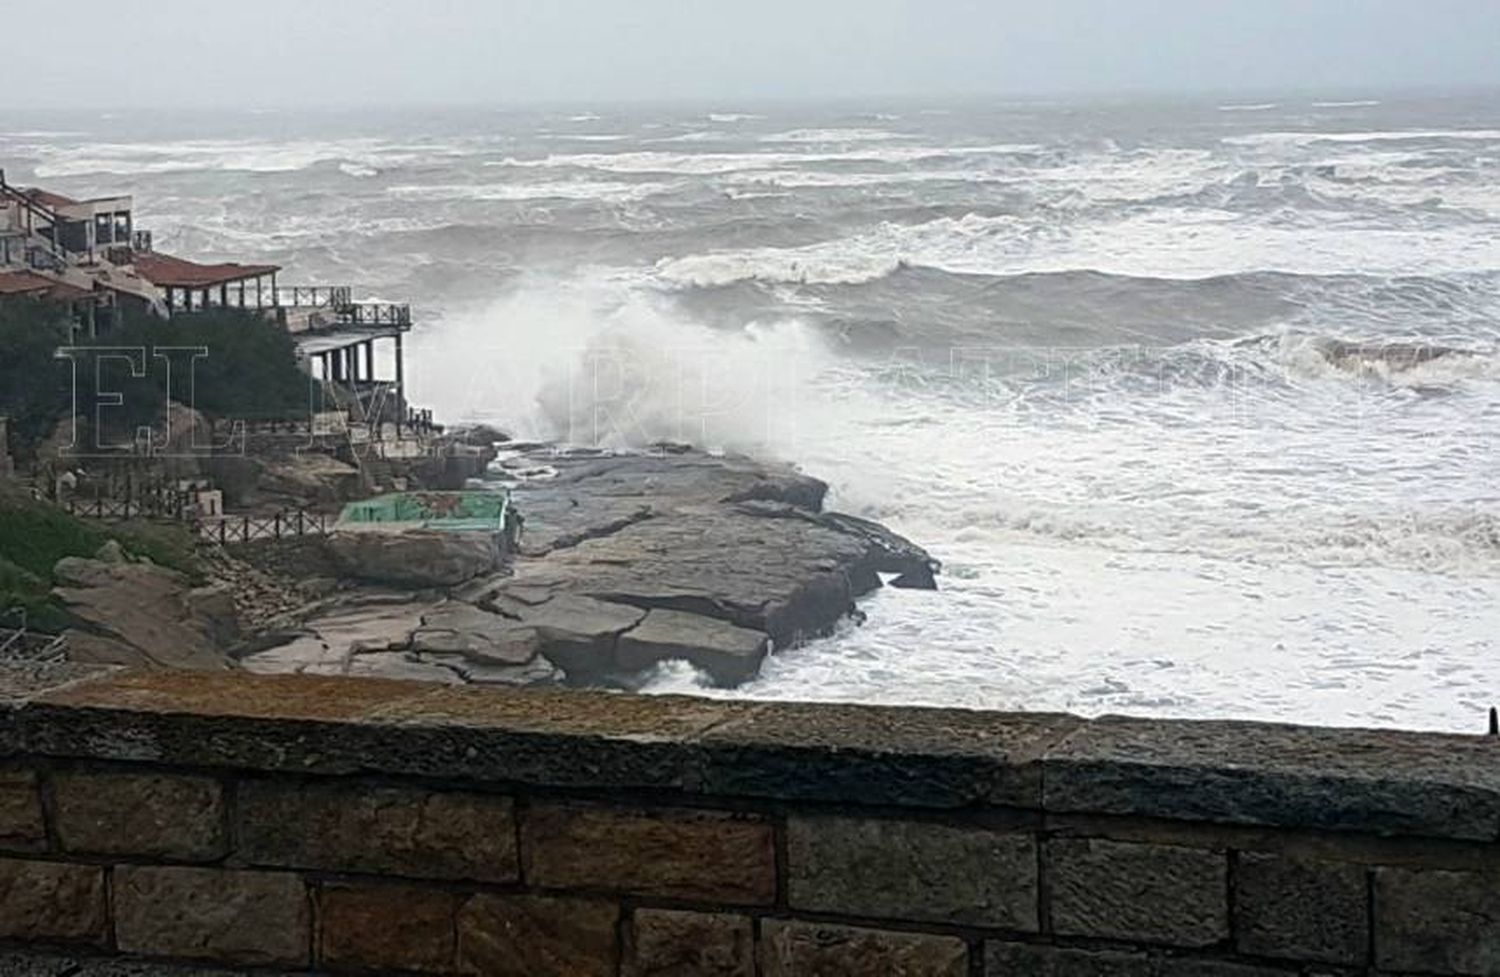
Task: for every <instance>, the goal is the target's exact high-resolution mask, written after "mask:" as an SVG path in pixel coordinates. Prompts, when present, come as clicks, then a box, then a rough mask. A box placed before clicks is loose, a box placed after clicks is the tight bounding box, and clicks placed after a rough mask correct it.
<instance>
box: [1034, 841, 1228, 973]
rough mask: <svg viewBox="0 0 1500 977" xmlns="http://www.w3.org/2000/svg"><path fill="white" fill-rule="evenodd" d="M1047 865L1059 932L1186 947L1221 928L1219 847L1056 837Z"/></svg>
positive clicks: (1216, 936) (1223, 879) (1210, 938)
mask: <svg viewBox="0 0 1500 977" xmlns="http://www.w3.org/2000/svg"><path fill="white" fill-rule="evenodd" d="M1048 866H1049V878H1050V883H1051V885H1050V888H1051V894H1052V926H1053V929H1054V930H1055V931H1056V932H1057V933H1059V934H1062V935H1066V936H1092V937H1100V938H1103V939H1116V940H1140V941H1144V942H1150V943H1168V944H1172V945H1175V946H1187V947H1196V946H1208V945H1210V944H1213V943H1217V942H1219V941H1220V940H1223V939H1225V938H1226V937H1228V936H1229V904H1228V900H1229V894H1228V857H1227V856H1226V855H1225V853H1224V852H1221V851H1210V850H1206V849H1200V848H1182V847H1178V846H1175V845H1146V844H1134V843H1130V842H1118V841H1103V840H1100V839H1087V838H1057V839H1053V840H1052V841H1050V842H1048Z"/></svg>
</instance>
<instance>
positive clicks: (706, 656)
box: [249, 445, 937, 687]
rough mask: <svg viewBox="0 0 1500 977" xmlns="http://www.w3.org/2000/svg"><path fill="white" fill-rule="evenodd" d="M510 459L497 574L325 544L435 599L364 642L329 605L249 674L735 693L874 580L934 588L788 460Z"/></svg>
mask: <svg viewBox="0 0 1500 977" xmlns="http://www.w3.org/2000/svg"><path fill="white" fill-rule="evenodd" d="M512 448H513V450H514V451H515V454H513V455H512V456H511V457H509V458H507V459H506V460H505V462H504V463H503V464H504V465H505V466H506V467H507V469H508V470H510V471H512V472H516V473H523V472H524V473H526V475H527V477H525V478H522V479H521V480H520V481H519V483H518V484H516V485H515V487H514V489H513V498H514V502H515V505H516V507H517V509H518V511H520V512H521V513H522V514H523V515H524V518H525V529H524V532H523V534H522V537H521V542H520V548H519V550H520V551H519V553H518V554H516V555H515V556H514V557H513V559H512V560H511V561H510V564H509V565H508V566H506V567H504V568H503V569H500V570H498V571H496V570H494V569H493V565H492V563H490V564H487V562H486V561H487V560H491V559H492V558H491V556H489V555H487V554H485V553H480V552H478V550H477V549H475V548H474V547H472V546H471V545H470V544H469V543H468V542H467V541H466V540H465V539H464V537H463V536H461V535H455V534H448V533H438V532H426V533H419V534H409V533H381V532H353V533H338V534H335V535H334V536H333V537H332V538H331V539H330V547H331V549H332V550H333V552H334V553H335V555H336V556H337V557H338V558H339V560H340V562H341V564H342V565H343V566H344V567H345V572H346V573H347V574H349V575H351V576H354V577H357V578H359V579H363V580H370V581H378V582H380V583H382V584H386V585H398V586H401V587H406V588H434V587H441V588H446V589H447V591H448V596H447V598H446V599H445V600H441V602H439V603H436V604H435V605H428V606H427V607H426V608H425V609H421V610H420V611H419V612H417V613H406V614H405V617H403V618H402V619H401V620H400V621H397V622H395V626H394V630H395V631H396V632H399V633H398V634H396V635H395V636H392V635H391V631H392V622H391V620H390V613H388V612H386V613H382V614H379V615H376V617H377V618H378V620H376V621H374V622H372V623H371V624H370V626H369V629H368V630H371V631H372V632H378V634H377V635H376V640H375V641H374V642H373V644H371V643H370V642H369V641H364V642H362V641H361V640H359V639H358V638H356V637H354V634H356V633H358V631H359V628H358V627H355V628H354V629H353V631H352V632H351V629H350V627H349V617H348V616H347V614H346V613H345V612H343V611H339V610H337V609H335V610H333V611H332V612H330V613H329V614H327V615H325V616H324V617H323V618H322V619H321V620H314V621H311V622H309V628H310V629H311V630H312V631H313V632H315V633H317V634H318V635H319V636H320V637H319V640H318V641H317V642H309V640H308V639H307V637H306V636H305V635H304V636H302V637H299V638H298V639H297V641H295V642H292V643H289V644H286V645H282V646H280V647H277V648H273V649H270V650H269V651H266V652H263V653H261V654H258V655H257V656H255V659H254V660H253V662H251V663H249V664H251V665H252V667H256V668H263V669H266V670H287V669H296V670H306V669H309V668H311V669H314V670H319V671H328V670H342V671H346V672H349V673H354V674H363V673H366V672H367V671H368V670H369V669H372V668H375V669H377V673H379V672H378V669H379V668H380V667H382V666H389V668H390V669H391V672H390V673H391V674H399V675H411V674H413V673H414V672H416V671H421V670H423V669H427V670H430V671H433V672H434V674H437V673H441V674H442V675H444V676H453V675H457V676H458V677H459V679H461V680H463V681H497V682H531V681H555V680H556V679H557V678H559V677H560V676H565V677H566V680H567V681H568V682H570V683H573V684H605V685H616V686H626V687H629V686H632V685H634V684H636V683H637V682H638V681H639V677H640V676H641V675H643V674H644V673H648V672H649V671H651V670H652V669H653V668H654V667H655V666H656V665H657V664H658V663H659V662H662V661H667V660H684V661H688V662H690V663H692V664H693V665H694V666H695V667H697V668H699V669H700V670H702V671H704V672H706V673H707V674H708V675H709V677H710V678H711V679H712V681H714V682H715V683H716V684H719V685H726V686H732V685H738V684H740V683H741V682H744V681H747V680H749V679H751V678H753V677H754V676H755V675H756V674H757V673H758V671H759V669H760V665H761V662H762V661H763V659H764V658H765V656H766V654H768V653H769V652H770V651H771V650H772V649H778V650H779V649H785V648H789V647H792V646H794V645H796V644H797V643H799V642H801V641H803V640H805V639H807V638H810V637H815V636H818V635H823V634H827V633H829V632H830V631H831V630H832V629H833V627H834V626H835V625H836V624H837V623H838V621H839V620H840V619H842V618H844V617H845V616H847V615H850V614H853V613H856V610H855V603H854V602H855V599H856V598H858V597H860V596H861V595H864V594H867V593H869V592H871V591H873V590H875V589H876V588H878V587H880V586H881V585H882V582H883V578H894V579H893V580H892V583H893V585H895V586H904V587H915V588H926V589H932V588H934V587H935V586H936V584H935V580H934V574H935V573H936V570H937V563H936V561H934V560H933V559H932V558H931V557H930V556H928V554H927V553H926V552H925V551H923V550H922V549H921V548H920V547H918V546H916V545H914V544H913V543H911V542H910V541H908V540H906V539H903V538H902V537H900V536H898V535H896V534H895V533H893V532H891V531H889V530H887V529H886V528H884V527H883V526H880V525H879V524H877V523H874V522H870V521H869V520H866V519H860V518H857V517H854V516H847V515H841V514H837V513H826V512H823V511H821V506H822V502H823V498H824V496H825V494H826V492H827V486H826V485H824V484H823V483H822V482H820V481H818V480H817V479H814V478H809V477H807V476H805V475H802V474H800V473H798V472H796V471H794V470H792V469H790V468H788V467H785V466H779V465H768V464H762V463H758V462H754V461H751V460H750V459H747V458H743V457H738V456H722V457H721V456H714V455H708V454H704V453H701V452H696V451H685V450H680V449H674V450H673V451H671V452H663V453H654V454H643V455H601V454H598V453H595V452H579V453H559V452H554V451H552V450H551V449H548V448H544V447H521V446H515V445H513V446H512ZM471 550H473V552H470V551H471ZM366 613H368V612H366ZM355 619H356V620H358V615H356V616H355ZM299 663H300V664H299ZM445 680H446V679H445Z"/></svg>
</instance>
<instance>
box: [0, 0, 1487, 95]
mask: <svg viewBox="0 0 1500 977" xmlns="http://www.w3.org/2000/svg"><path fill="white" fill-rule="evenodd" d="M78 13H79V14H80V16H81V17H82V18H83V19H85V20H86V21H87V22H88V23H89V24H90V25H91V27H92V29H91V30H90V31H88V32H75V33H73V34H71V35H70V38H69V45H68V52H69V57H68V59H66V61H65V62H64V63H60V62H59V61H58V59H57V58H56V57H55V51H54V49H53V48H52V47H51V46H49V45H33V46H22V47H18V48H17V50H15V51H13V52H12V53H11V54H9V55H7V60H8V61H9V62H10V63H11V65H12V69H13V70H12V71H11V72H10V78H11V85H10V92H11V94H12V96H13V97H12V99H11V100H9V101H10V105H9V106H7V107H8V108H10V109H12V110H32V111H52V110H67V109H119V110H128V109H197V108H212V107H217V108H236V109H239V108H243V109H255V108H266V109H272V108H286V107H292V106H296V107H299V108H304V109H306V108H315V107H316V108H330V109H337V108H354V107H369V106H387V107H391V108H420V107H423V106H463V107H495V108H502V109H503V108H511V107H521V106H528V107H534V106H548V105H559V106H563V105H565V106H578V105H589V104H594V105H615V104H676V103H681V104H704V103H724V104H734V103H738V104H762V103H763V104H776V103H800V102H807V101H838V102H842V101H877V100H878V101H896V100H899V101H926V100H933V99H943V100H955V101H969V100H978V99H997V98H998V99H1013V100H1017V101H1031V100H1036V99H1048V98H1069V99H1074V98H1083V99H1089V100H1093V99H1098V98H1109V97H1153V98H1154V97H1168V98H1189V99H1191V98H1198V97H1204V98H1212V97H1225V96H1234V95H1267V96H1269V95H1281V96H1297V95H1302V94H1306V95H1316V96H1329V95H1339V94H1351V95H1354V94H1393V93H1399V92H1421V93H1430V92H1434V91H1441V92H1455V93H1468V92H1476V91H1485V90H1489V89H1493V88H1496V87H1500V60H1497V59H1496V58H1494V57H1493V39H1494V38H1495V37H1497V36H1500V6H1497V5H1494V4H1486V3H1478V2H1471V0H1447V2H1442V3H1437V4H1423V5H1417V4H1410V3H1399V2H1390V0H1376V2H1370V3H1365V4H1361V5H1359V7H1358V8H1357V9H1356V10H1355V11H1353V12H1350V11H1348V10H1347V9H1346V8H1336V7H1334V6H1332V5H1319V6H1317V7H1309V6H1308V5H1306V4H1298V3H1293V2H1291V0H1274V2H1268V3H1262V4H1258V5H1256V6H1255V7H1254V8H1248V7H1245V6H1244V5H1233V6H1230V5H1210V4H1195V3H1188V2H1184V0H1155V2H1151V3H1142V4H1134V5H1130V6H1129V7H1128V8H1127V9H1119V8H1118V7H1115V6H1111V5H1108V4H1103V3H1099V2H1094V0H1067V2H1062V3H1055V4H1048V5H1045V6H1039V5H1034V4H1029V3H989V4H980V3H972V2H967V0H939V2H936V3H928V4H922V5H919V4H915V3H910V2H906V0H870V2H864V3H858V4H850V3H845V2H841V0H840V2H827V3H822V4H818V5H816V6H815V7H814V6H811V5H807V4H801V5H798V4H793V3H790V2H788V0H771V2H767V3H762V4H759V5H757V6H755V7H753V8H748V9H747V8H743V7H739V8H733V9H730V8H726V7H724V6H723V5H712V6H709V5H705V7H704V8H695V9H687V10H682V9H675V8H674V7H673V6H672V5H670V4H667V3H665V2H663V0H643V2H640V3H636V4H631V5H629V6H628V7H620V6H616V5H611V4H605V3H598V2H592V0H563V2H560V3H554V4H549V5H547V6H546V7H545V8H541V7H539V6H537V5H523V4H517V3H501V4H480V3H473V2H467V0H459V2H451V3H446V4H440V5H435V6H434V8H432V9H428V10H424V11H417V12H412V11H409V10H406V9H405V8H403V7H401V6H400V5H397V4H393V3H391V2H388V0H375V2H366V3H358V4H356V3H349V2H334V3H326V4H319V5H318V6H317V7H315V8H312V9H306V8H303V7H299V5H298V4H296V3H294V2H291V0H265V2H262V3H260V4H257V5H255V6H254V7H243V6H234V7H225V6H218V5H205V4H194V3H188V2H186V0H168V2H164V3H158V4H155V5H153V6H152V7H151V8H150V9H148V10H144V11H142V10H138V9H123V8H121V7H120V6H119V5H114V4H106V3H102V2H96V0H86V2H83V3H82V4H80V5H79V10H78ZM11 22H12V23H13V24H16V25H18V26H19V27H20V28H21V29H22V30H25V31H28V32H30V33H33V34H36V35H39V36H45V34H46V33H47V32H48V31H49V30H50V29H52V24H53V23H54V22H55V19H54V18H49V17H43V16H40V15H32V14H26V13H20V14H16V15H13V16H12V17H11ZM118 59H123V60H124V61H125V63H127V64H128V65H129V70H126V71H123V72H122V71H120V70H119V60H118ZM60 64H61V65H65V66H60Z"/></svg>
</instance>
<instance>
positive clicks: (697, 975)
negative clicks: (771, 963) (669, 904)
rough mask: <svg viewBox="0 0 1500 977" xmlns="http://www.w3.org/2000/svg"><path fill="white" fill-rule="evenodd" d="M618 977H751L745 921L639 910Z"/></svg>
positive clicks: (751, 949) (751, 940) (750, 935)
mask: <svg viewBox="0 0 1500 977" xmlns="http://www.w3.org/2000/svg"><path fill="white" fill-rule="evenodd" d="M621 974H622V977H754V975H755V933H754V929H753V927H752V926H751V923H750V919H749V917H746V916H730V915H725V914H719V913H692V912H677V911H674V910H668V909H637V910H636V911H635V915H634V917H633V918H632V920H631V926H630V940H629V943H628V944H627V946H626V948H625V960H624V965H623V966H622V968H621Z"/></svg>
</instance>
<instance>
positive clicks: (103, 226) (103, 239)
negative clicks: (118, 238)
mask: <svg viewBox="0 0 1500 977" xmlns="http://www.w3.org/2000/svg"><path fill="white" fill-rule="evenodd" d="M114 240H115V224H114V221H113V220H111V219H110V216H109V215H108V214H95V215H94V243H95V244H113V243H114Z"/></svg>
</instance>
